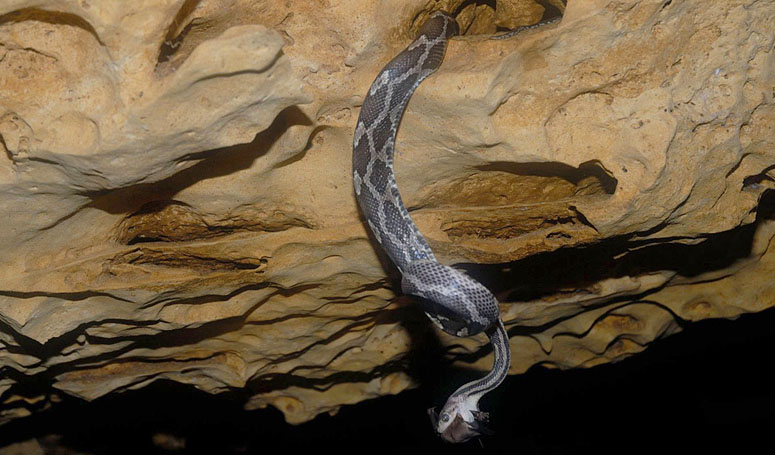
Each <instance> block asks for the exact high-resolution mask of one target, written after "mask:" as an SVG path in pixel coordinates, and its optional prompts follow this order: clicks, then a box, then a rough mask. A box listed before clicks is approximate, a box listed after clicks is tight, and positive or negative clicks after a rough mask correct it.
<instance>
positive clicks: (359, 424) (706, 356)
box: [0, 309, 775, 455]
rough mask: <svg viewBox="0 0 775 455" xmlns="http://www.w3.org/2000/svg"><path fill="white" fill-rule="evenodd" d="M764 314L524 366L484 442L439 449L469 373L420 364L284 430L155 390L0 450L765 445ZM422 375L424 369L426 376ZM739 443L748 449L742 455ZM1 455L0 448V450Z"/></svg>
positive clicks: (774, 399)
mask: <svg viewBox="0 0 775 455" xmlns="http://www.w3.org/2000/svg"><path fill="white" fill-rule="evenodd" d="M773 328H775V309H772V310H767V311H764V312H762V313H759V314H749V315H744V316H742V317H740V318H739V319H737V320H735V321H729V320H706V321H702V322H698V323H692V324H688V325H687V326H686V327H685V329H684V331H683V332H681V333H679V334H676V335H673V336H670V337H667V338H665V339H662V340H658V341H656V342H655V343H654V344H653V345H651V346H650V347H649V348H648V349H646V350H645V351H644V352H642V353H640V354H637V355H635V356H632V357H629V358H627V359H625V360H623V361H621V362H618V363H614V364H606V365H601V366H597V367H594V368H590V369H583V370H571V371H561V370H549V369H546V368H543V367H533V368H531V369H530V370H529V371H528V372H527V373H526V374H524V375H519V376H512V377H510V378H509V379H507V380H506V382H505V383H504V385H502V386H501V387H500V388H499V389H497V390H496V391H494V392H492V393H491V394H489V395H487V396H486V397H485V398H484V399H483V400H482V406H481V407H482V409H485V410H489V411H491V415H492V425H491V427H492V429H493V430H494V431H495V434H494V435H492V436H487V437H483V438H481V439H480V440H474V441H470V442H468V443H466V444H462V445H456V446H453V445H450V444H445V443H443V442H442V441H441V440H440V439H438V438H437V437H436V436H435V435H434V434H433V432H432V430H431V428H430V424H429V422H428V418H427V415H426V413H425V410H426V408H427V407H430V406H433V405H436V406H438V405H440V404H441V402H442V401H443V399H444V396H445V394H446V393H448V391H447V390H445V389H444V388H445V387H446V388H450V387H454V385H455V384H459V383H461V382H462V381H464V380H465V379H467V376H468V375H469V374H471V373H467V372H464V371H461V370H454V369H450V368H448V367H445V366H444V365H443V364H441V363H439V364H438V365H430V367H427V366H426V368H420V370H422V371H420V374H424V376H423V377H421V380H422V381H423V383H422V384H423V385H422V386H421V387H420V388H418V389H415V390H410V391H407V392H404V393H401V394H399V395H397V396H388V397H383V398H380V399H376V400H371V401H367V402H363V403H360V404H357V405H352V406H345V407H343V408H342V409H341V410H340V412H339V413H338V414H337V415H336V416H333V417H331V416H327V415H326V416H319V417H317V418H316V419H314V420H313V421H311V422H309V423H306V424H302V425H298V426H291V425H288V424H286V423H285V422H284V420H283V418H282V415H281V414H280V412H279V411H276V410H274V409H271V408H270V409H265V410H257V411H244V410H243V409H242V407H241V400H240V399H239V398H237V397H232V396H228V395H220V396H213V395H210V394H207V393H205V392H201V391H198V390H196V389H194V388H193V387H190V386H184V385H181V384H176V383H171V382H162V381H159V382H157V383H154V384H152V385H151V386H148V387H146V388H144V389H141V390H138V391H130V392H125V393H120V394H115V395H111V396H108V397H104V398H101V399H98V400H96V401H94V402H91V403H87V402H84V401H82V400H79V399H76V398H65V400H64V401H63V402H61V403H59V404H57V405H55V406H54V407H53V409H51V410H48V411H43V412H40V413H38V414H35V415H33V416H30V417H27V418H23V419H19V420H16V421H13V422H11V423H9V424H6V425H3V426H0V447H4V446H7V445H9V444H12V443H14V442H21V441H26V440H29V439H32V438H38V440H39V441H40V442H41V444H42V445H43V446H44V448H45V449H46V453H50V454H63V455H64V454H76V453H84V454H124V453H126V454H129V453H132V454H177V453H180V454H194V453H196V454H200V453H201V454H249V453H261V452H262V451H265V450H267V449H269V448H271V447H277V448H282V450H289V449H319V448H327V447H331V448H334V449H336V450H337V451H347V452H350V451H353V452H354V451H377V452H382V451H384V450H393V451H394V450H396V449H400V448H407V449H410V448H411V449H430V450H443V451H444V453H445V454H447V453H471V452H472V451H473V452H480V451H487V450H490V451H498V452H500V451H501V449H503V450H505V449H506V448H508V450H509V451H510V452H514V453H517V452H518V453H524V454H565V453H587V452H592V451H594V452H597V453H600V452H603V453H609V452H611V453H612V452H635V453H639V452H645V451H649V452H672V451H675V450H679V449H685V450H692V451H695V450H713V451H717V450H720V449H728V450H730V451H734V453H751V452H752V451H753V450H754V448H755V447H756V444H757V443H761V444H762V446H761V448H763V449H764V452H765V453H768V452H769V450H771V447H772V444H771V442H770V440H771V437H770V435H771V433H772V431H773V426H774V425H775V373H773V371H772V370H771V369H770V365H771V363H772V359H773V348H775V330H773ZM429 372H430V373H429ZM749 449H750V450H749ZM1 450H2V449H0V452H1Z"/></svg>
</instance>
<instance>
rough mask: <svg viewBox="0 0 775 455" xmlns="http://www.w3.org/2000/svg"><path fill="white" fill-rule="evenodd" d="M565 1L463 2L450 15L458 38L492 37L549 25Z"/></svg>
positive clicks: (504, 0) (559, 15)
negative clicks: (543, 23) (468, 36)
mask: <svg viewBox="0 0 775 455" xmlns="http://www.w3.org/2000/svg"><path fill="white" fill-rule="evenodd" d="M566 3H567V2H566V1H565V0H536V1H534V2H532V3H531V2H515V1H510V0H466V1H464V2H462V3H461V4H460V5H459V6H458V7H457V8H456V9H455V10H454V11H453V12H451V13H450V14H451V15H452V16H454V17H455V19H456V20H457V21H458V25H459V26H460V31H461V35H492V34H495V33H499V32H508V31H510V30H513V29H515V28H519V27H523V26H530V25H535V24H539V23H542V22H547V21H551V20H553V19H555V18H559V17H561V16H562V14H563V12H564V11H565V4H566Z"/></svg>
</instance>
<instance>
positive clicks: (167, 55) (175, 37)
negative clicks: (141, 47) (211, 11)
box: [156, 0, 206, 74]
mask: <svg viewBox="0 0 775 455" xmlns="http://www.w3.org/2000/svg"><path fill="white" fill-rule="evenodd" d="M200 2H201V0H186V1H185V2H184V3H183V5H181V7H180V9H179V10H178V13H177V14H176V15H175V18H174V19H173V20H172V22H171V23H170V26H169V28H168V29H167V34H166V35H165V36H164V41H162V44H161V47H160V49H159V56H158V58H157V60H156V72H157V73H161V74H164V73H167V72H171V71H174V70H175V69H176V68H177V67H179V66H180V65H181V64H182V63H183V61H184V60H185V57H186V56H187V55H188V54H190V51H191V50H193V46H191V48H190V49H188V50H187V52H179V51H180V50H181V48H182V45H183V41H184V40H185V39H186V37H187V36H188V35H189V34H190V33H191V32H192V30H194V29H196V28H202V27H206V21H205V20H203V19H201V18H196V17H192V13H193V12H194V10H195V9H196V7H197V6H198V5H199V3H200Z"/></svg>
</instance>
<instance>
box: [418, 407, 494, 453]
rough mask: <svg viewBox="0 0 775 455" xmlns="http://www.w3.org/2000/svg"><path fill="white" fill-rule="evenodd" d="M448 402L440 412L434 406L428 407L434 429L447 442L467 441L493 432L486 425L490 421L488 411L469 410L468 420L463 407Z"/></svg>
mask: <svg viewBox="0 0 775 455" xmlns="http://www.w3.org/2000/svg"><path fill="white" fill-rule="evenodd" d="M448 404H449V403H448ZM448 404H447V405H445V406H444V407H443V408H442V409H441V413H440V414H437V413H436V410H435V409H433V408H431V409H428V415H429V416H430V418H431V425H433V429H434V430H436V433H438V435H439V437H441V439H443V440H444V441H445V442H452V443H458V442H466V441H468V440H471V439H473V438H475V437H477V436H482V435H490V434H493V432H492V430H490V429H489V428H487V425H486V424H487V422H488V421H489V414H488V413H486V412H481V411H473V410H472V411H469V412H468V414H469V420H466V418H465V417H463V415H464V414H465V412H464V410H463V409H460V408H457V407H450V406H448Z"/></svg>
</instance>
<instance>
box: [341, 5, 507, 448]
mask: <svg viewBox="0 0 775 455" xmlns="http://www.w3.org/2000/svg"><path fill="white" fill-rule="evenodd" d="M458 32H459V29H458V25H457V22H456V21H455V19H454V18H452V17H450V16H448V15H447V14H445V13H443V12H436V13H433V14H432V15H431V16H430V17H429V19H428V20H427V21H426V22H425V23H424V24H423V25H422V26H421V27H420V30H419V33H418V36H417V38H416V39H415V40H414V41H413V42H412V43H411V44H410V45H409V46H408V47H407V48H406V49H405V50H404V51H402V52H401V53H400V54H398V55H397V56H396V57H395V58H393V60H391V61H390V62H389V63H388V64H387V65H386V66H385V67H384V68H383V69H382V70H381V71H380V72H379V74H378V75H377V77H376V78H375V80H374V82H373V83H372V85H371V87H370V88H369V91H368V93H367V94H366V96H365V97H364V99H363V103H362V105H361V110H360V114H359V116H358V121H357V123H356V126H355V134H354V137H353V163H352V165H353V186H354V189H355V196H356V199H357V201H358V205H359V207H360V210H361V212H362V213H363V215H364V218H365V220H366V223H367V224H368V226H369V228H370V230H371V232H372V233H373V235H374V238H375V239H376V241H377V242H378V243H379V245H380V246H381V247H382V249H383V250H384V251H385V253H386V254H387V256H388V257H389V258H390V259H391V260H392V262H393V263H394V264H395V265H396V267H397V268H398V270H399V271H400V272H401V290H402V291H403V293H404V294H408V295H412V296H414V297H415V299H416V300H417V301H418V303H419V304H420V306H421V308H422V309H423V311H424V312H425V314H426V315H427V316H428V318H430V320H431V321H432V322H433V323H434V324H435V325H436V326H438V327H439V328H440V329H441V330H443V331H444V332H446V333H449V334H451V335H454V336H458V337H468V336H473V335H476V334H479V333H482V332H484V333H485V334H486V335H487V336H488V337H489V340H490V344H491V345H492V349H493V357H494V360H493V366H492V369H491V370H490V371H489V372H488V373H487V374H486V375H485V376H484V377H482V378H480V379H476V380H474V381H471V382H468V383H466V384H463V385H462V386H460V387H458V388H457V390H455V391H454V392H453V393H452V394H451V395H450V396H449V398H447V400H446V402H445V404H444V406H442V408H441V410H440V411H439V412H438V413H437V412H436V411H435V410H434V409H433V408H431V409H429V410H428V414H429V415H430V418H431V424H432V425H433V428H434V429H435V431H436V433H437V434H438V435H439V436H440V437H441V438H442V439H443V440H445V441H447V442H464V441H467V440H469V439H471V438H474V437H477V436H480V435H482V434H489V433H490V430H489V429H488V428H487V425H486V424H487V423H488V421H489V413H487V412H482V411H480V410H479V400H480V399H481V398H482V397H483V396H484V395H485V394H487V393H488V392H490V391H492V390H494V389H495V388H497V387H498V386H499V385H500V384H501V382H503V380H504V379H505V378H506V376H507V375H508V372H509V368H510V363H511V352H510V347H509V337H508V333H507V332H506V329H505V328H504V326H503V321H502V320H501V318H500V310H499V306H498V301H497V299H496V298H495V296H494V295H493V294H492V292H490V291H489V290H488V289H487V288H486V287H485V286H484V285H482V284H481V283H479V282H478V281H476V280H475V279H473V278H472V277H470V276H468V275H467V274H465V273H464V272H462V271H460V270H457V269H455V268H453V267H450V266H447V265H444V264H441V263H439V262H438V261H437V260H436V257H435V256H434V254H433V251H432V250H431V248H430V246H429V245H428V242H427V241H426V239H425V238H424V237H423V235H422V234H421V233H420V231H419V229H418V228H417V225H416V224H415V223H414V221H412V218H411V216H410V215H409V211H408V210H407V208H406V206H405V205H404V203H403V201H402V200H401V195H400V193H399V191H398V185H397V183H396V178H395V173H394V170H393V155H394V152H395V140H396V134H397V132H398V126H399V122H400V121H401V117H402V116H403V113H404V110H405V109H406V105H407V103H408V102H409V99H410V98H411V96H412V94H413V93H414V91H415V90H416V89H417V87H418V86H419V85H420V83H421V82H422V81H423V80H424V79H425V78H427V77H428V76H429V75H430V74H432V73H433V72H434V71H436V69H438V68H439V66H441V63H442V60H443V59H444V54H445V51H446V47H447V43H448V41H449V40H450V38H451V37H453V36H454V35H457V34H458Z"/></svg>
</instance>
